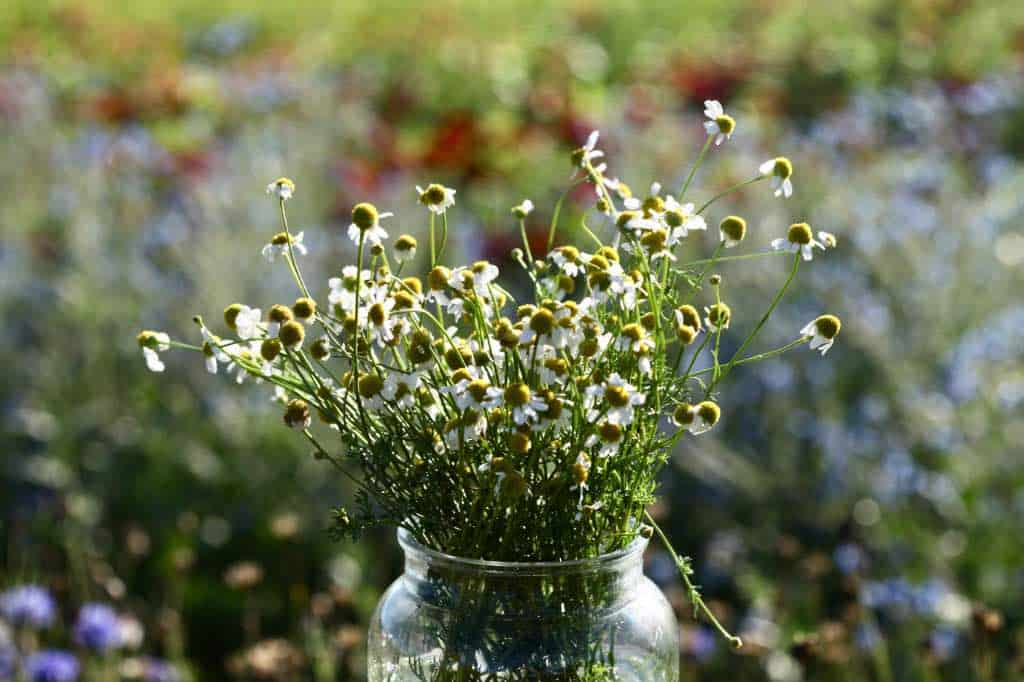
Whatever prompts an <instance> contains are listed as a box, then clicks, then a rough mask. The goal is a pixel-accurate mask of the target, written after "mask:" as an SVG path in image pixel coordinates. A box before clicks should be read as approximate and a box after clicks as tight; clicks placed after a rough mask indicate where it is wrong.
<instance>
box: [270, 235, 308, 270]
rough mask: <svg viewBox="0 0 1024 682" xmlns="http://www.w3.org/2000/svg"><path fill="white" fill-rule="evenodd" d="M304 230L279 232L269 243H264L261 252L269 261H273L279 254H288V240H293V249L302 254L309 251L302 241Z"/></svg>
mask: <svg viewBox="0 0 1024 682" xmlns="http://www.w3.org/2000/svg"><path fill="white" fill-rule="evenodd" d="M302 235H303V233H302V232H299V233H298V234H295V235H290V236H289V234H288V233H287V232H278V233H277V234H275V235H274V237H273V239H271V240H270V242H269V243H267V244H264V245H263V250H262V251H261V253H262V254H263V257H264V258H266V259H267V262H268V263H273V262H274V259H275V258H277V256H287V255H288V242H289V241H290V242H291V250H292V251H293V252H295V253H297V254H299V255H300V256H305V255H306V254H307V253H309V251H308V249H306V245H305V244H303V243H302Z"/></svg>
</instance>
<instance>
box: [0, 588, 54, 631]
mask: <svg viewBox="0 0 1024 682" xmlns="http://www.w3.org/2000/svg"><path fill="white" fill-rule="evenodd" d="M56 612H57V606H56V604H55V603H54V601H53V597H51V596H50V593H49V592H47V591H46V590H45V589H44V588H42V587H39V586H38V585H22V586H20V587H14V588H11V589H9V590H7V591H6V592H4V593H3V594H0V614H3V617H4V618H6V619H7V620H8V621H9V622H10V623H11V624H12V625H27V626H29V627H33V628H45V627H48V626H49V625H50V623H52V622H53V617H54V615H55V614H56Z"/></svg>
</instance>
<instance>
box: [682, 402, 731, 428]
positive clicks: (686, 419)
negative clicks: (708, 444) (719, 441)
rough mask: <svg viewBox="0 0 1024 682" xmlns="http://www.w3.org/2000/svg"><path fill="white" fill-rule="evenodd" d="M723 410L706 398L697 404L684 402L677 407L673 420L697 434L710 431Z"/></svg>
mask: <svg viewBox="0 0 1024 682" xmlns="http://www.w3.org/2000/svg"><path fill="white" fill-rule="evenodd" d="M721 416H722V410H721V409H720V408H719V407H718V405H716V404H715V403H714V402H712V401H710V400H705V401H704V402H702V403H698V404H697V405H693V406H691V405H687V404H685V403H684V404H683V405H680V406H679V407H677V408H676V411H675V414H674V416H673V421H675V422H676V424H678V425H679V426H681V427H682V428H684V429H686V430H687V431H689V432H690V433H692V434H694V435H695V436H696V435H699V434H702V433H704V432H705V431H709V430H710V429H711V427H713V426H714V425H715V424H717V423H718V420H719V419H720V418H721Z"/></svg>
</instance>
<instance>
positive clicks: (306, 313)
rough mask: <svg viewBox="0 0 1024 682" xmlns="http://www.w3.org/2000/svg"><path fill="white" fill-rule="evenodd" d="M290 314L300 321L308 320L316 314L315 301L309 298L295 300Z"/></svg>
mask: <svg viewBox="0 0 1024 682" xmlns="http://www.w3.org/2000/svg"><path fill="white" fill-rule="evenodd" d="M292 312H293V313H295V317H297V318H299V319H300V320H308V319H309V318H311V317H313V315H315V314H316V301H314V300H313V299H311V298H306V297H302V298H297V299H295V303H294V304H293V305H292Z"/></svg>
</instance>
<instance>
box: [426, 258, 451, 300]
mask: <svg viewBox="0 0 1024 682" xmlns="http://www.w3.org/2000/svg"><path fill="white" fill-rule="evenodd" d="M451 278H452V272H451V270H449V269H448V268H446V267H444V266H443V265H438V266H437V267H435V268H434V269H433V270H431V271H430V272H429V273H428V274H427V296H426V300H427V301H428V302H430V303H436V304H437V305H446V304H447V303H448V302H449V301H450V300H451V297H450V296H449V295H448V292H447V289H448V281H449V280H450V279H451Z"/></svg>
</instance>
